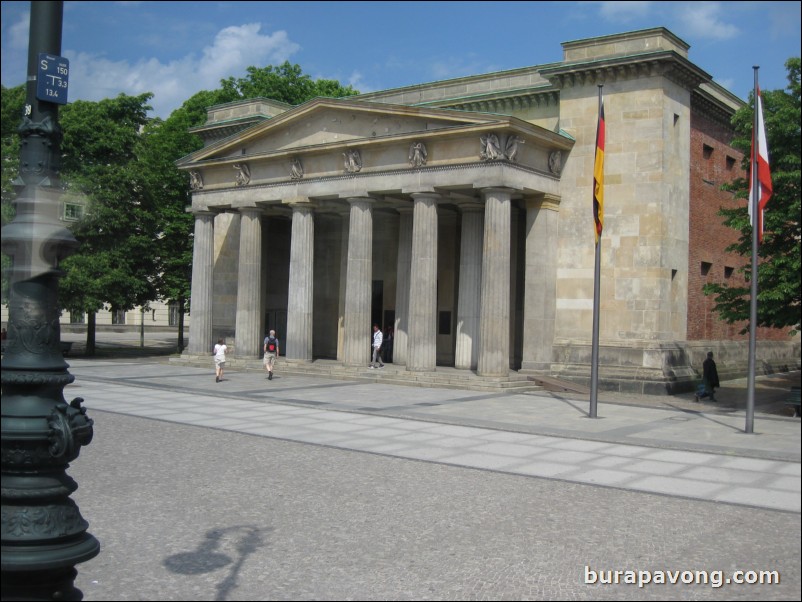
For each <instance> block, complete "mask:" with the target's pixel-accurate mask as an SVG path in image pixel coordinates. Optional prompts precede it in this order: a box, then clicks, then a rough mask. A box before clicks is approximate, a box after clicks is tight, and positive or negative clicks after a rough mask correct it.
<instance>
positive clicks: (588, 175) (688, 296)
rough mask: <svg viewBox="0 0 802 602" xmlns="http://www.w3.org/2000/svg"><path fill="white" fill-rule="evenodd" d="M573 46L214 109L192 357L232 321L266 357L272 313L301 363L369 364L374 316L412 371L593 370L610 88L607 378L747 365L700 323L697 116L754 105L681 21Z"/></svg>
mask: <svg viewBox="0 0 802 602" xmlns="http://www.w3.org/2000/svg"><path fill="white" fill-rule="evenodd" d="M563 48H564V60H563V61H561V62H559V63H551V64H546V65H539V66H534V67H527V68H523V69H516V70H513V71H506V72H501V73H492V74H488V75H477V76H473V77H466V78H460V79H456V80H448V81H441V82H435V83H431V84H424V85H419V86H412V87H407V88H401V89H395V90H388V91H383V92H375V93H370V94H363V95H360V96H357V97H352V98H347V99H315V100H312V101H309V102H307V103H304V104H302V105H300V106H296V107H291V106H287V105H284V104H283V103H278V102H275V101H271V100H266V99H257V100H249V101H243V102H237V103H230V104H227V105H221V106H216V107H211V108H210V109H209V112H208V113H209V115H208V121H207V123H206V125H204V126H203V127H200V128H198V129H197V132H198V133H199V134H200V135H201V136H203V137H204V140H205V142H206V144H205V146H204V148H203V149H201V150H199V151H197V152H196V153H194V154H192V155H190V156H188V157H185V158H184V159H182V160H181V161H179V167H180V168H181V169H184V170H187V172H188V173H189V175H190V181H191V185H192V188H193V195H192V207H191V211H192V213H193V214H194V216H195V237H194V240H195V242H194V245H195V246H194V257H193V277H192V316H191V318H192V319H191V326H190V341H189V349H188V354H189V355H208V353H209V350H210V349H211V346H212V344H213V342H214V341H215V340H216V339H217V338H218V337H221V336H222V337H226V338H227V339H228V341H229V342H233V343H234V347H235V354H236V356H237V357H245V358H247V357H254V358H255V357H257V356H259V354H260V352H261V343H262V339H263V337H264V335H265V333H266V331H267V330H268V329H271V328H272V329H275V330H277V331H278V333H279V337H280V339H281V340H282V344H283V349H282V352H283V353H284V354H285V355H286V357H287V358H289V359H293V360H298V361H301V362H303V361H313V360H316V359H323V358H326V359H336V360H338V361H339V362H341V363H342V364H343V365H344V366H352V367H356V368H362V367H367V365H368V362H369V359H370V358H369V353H370V345H369V341H370V334H371V325H372V324H374V323H377V324H379V325H380V326H381V327H382V328H385V329H386V328H392V329H394V344H393V362H394V363H395V364H396V365H401V366H405V367H406V369H407V370H409V371H413V372H414V371H427V372H431V371H436V370H437V367H438V366H452V367H455V368H457V369H462V370H471V371H475V372H476V373H477V374H479V375H487V376H493V377H499V376H502V377H503V376H505V375H507V374H509V372H510V371H511V370H519V371H524V372H533V373H534V372H542V373H551V374H552V375H556V376H562V377H564V378H569V379H573V380H578V381H583V380H584V381H585V382H587V380H588V378H589V374H590V368H589V361H590V360H589V358H590V346H591V345H590V343H591V338H592V314H593V266H594V240H595V239H594V230H593V216H592V211H591V186H592V179H593V178H592V171H593V157H594V148H595V135H596V123H597V108H598V90H599V88H598V86H599V85H603V92H604V102H605V113H606V122H607V145H606V164H605V172H606V175H605V230H604V234H603V237H602V268H601V270H602V280H601V291H602V300H601V307H600V310H601V320H600V341H601V354H600V379H601V380H602V381H603V386H605V387H618V388H621V389H627V390H643V391H654V392H657V391H663V392H664V391H666V390H668V391H673V390H678V389H681V388H683V386H684V385H689V384H690V382H691V381H693V380H694V379H695V378H697V376H696V375H697V374H698V369H699V366H700V365H701V360H702V357H703V354H704V353H705V352H706V351H707V350H709V349H711V348H714V349H716V350H717V351H718V358H717V359H719V360H721V361H720V364H719V365H720V366H722V365H723V366H722V367H725V371H726V369H727V368H730V369H731V370H730V371H731V372H733V373H737V372H738V371H743V370H744V369H745V367H746V343H745V341H710V340H689V337H688V331H689V329H688V324H689V311H692V310H693V307H690V308H689V304H690V305H691V306H693V304H694V303H695V301H694V299H696V298H697V296H698V295H697V291H695V290H694V291H689V281H690V280H692V278H690V277H689V276H690V273H691V271H694V273H695V270H697V269H698V267H697V266H696V265H690V263H689V262H690V259H689V258H690V257H692V256H693V257H694V258H695V257H696V256H695V255H693V253H692V249H691V241H690V234H689V232H690V228H689V222H690V216H691V213H692V211H691V207H692V205H693V203H694V200H693V199H692V198H691V178H692V168H693V165H692V161H693V160H694V159H693V158H694V153H693V150H692V148H691V142H692V133H691V132H692V120H693V119H694V116H696V119H697V120H698V119H699V118H702V119H703V120H706V121H705V123H707V122H712V123H715V124H718V125H719V126H720V128H719V129H720V130H722V131H725V132H726V131H728V130H727V128H728V124H729V118H730V117H731V115H732V114H733V113H734V111H735V110H736V109H737V108H738V107H740V106H741V105H742V104H743V103H742V101H741V100H739V99H738V98H736V97H734V96H733V95H732V94H730V93H729V92H727V91H726V90H724V89H723V88H721V87H720V86H718V85H717V84H715V83H714V82H713V81H712V78H711V76H710V75H709V74H707V73H705V72H704V71H703V70H702V69H700V68H699V67H697V66H696V65H694V64H693V63H692V62H690V61H689V59H688V45H687V44H685V43H684V42H683V41H682V40H680V39H679V38H677V37H676V36H674V35H673V34H672V33H671V32H669V31H667V30H665V29H663V28H658V29H651V30H645V31H638V32H632V33H626V34H621V35H615V36H608V37H602V38H593V39H588V40H580V41H576V42H569V43H565V44H564V45H563ZM717 131H718V130H717ZM708 142H709V141H707V142H705V144H708ZM718 142H719V143H720V144H718V146H721V147H722V148H724V149H725V150H726V149H727V148H728V147H727V144H726V143H727V141H726V140H724V141H723V143H722V142H721V141H718ZM710 144H712V143H710ZM727 153H731V157H729V158H730V159H732V161H733V162H737V165H736V169H739V170H740V161H741V155H740V153H737V152H736V151H734V150H729V151H727ZM728 156H729V155H728ZM728 164H729V161H728ZM694 260H695V259H694ZM769 338H773V339H774V340H773V341H772V342H765V343H761V347H760V349H761V353H762V354H763V355H764V357H763V359H762V361H763V362H765V363H767V364H770V365H772V366H785V365H789V364H790V363H795V365H798V359H797V358H798V357H799V344H798V338H797V339H795V340H793V341H791V340H788V339H787V338H786V337H785V336H784V335H782V333H773V334H771V336H770V337H769ZM722 355H723V356H724V357H722Z"/></svg>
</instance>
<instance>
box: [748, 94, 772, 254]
mask: <svg viewBox="0 0 802 602" xmlns="http://www.w3.org/2000/svg"><path fill="white" fill-rule="evenodd" d="M755 111H757V115H756V122H757V131H756V132H755V131H753V132H752V157H751V162H752V167H751V169H750V170H749V219H750V221H751V223H752V228H754V229H755V231H757V239H758V241H759V242H763V211H764V210H765V208H766V204H768V202H769V199H770V198H771V193H772V187H771V172H770V171H769V151H768V146H767V145H766V128H765V126H764V125H763V97H762V95H761V94H760V88H757V94H755ZM755 143H757V153H755ZM755 154H757V166H755V165H754V161H755ZM755 174H757V182H758V198H757V206H758V211H757V225H755V217H754V216H753V215H752V205H753V202H754V192H755V187H754V180H753V178H754V177H755Z"/></svg>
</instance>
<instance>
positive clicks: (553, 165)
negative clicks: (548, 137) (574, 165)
mask: <svg viewBox="0 0 802 602" xmlns="http://www.w3.org/2000/svg"><path fill="white" fill-rule="evenodd" d="M562 169H563V155H562V153H561V152H560V151H552V152H551V153H550V154H549V171H550V172H551V173H553V174H554V175H556V176H558V175H560V172H561V171H562Z"/></svg>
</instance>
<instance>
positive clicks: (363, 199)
mask: <svg viewBox="0 0 802 602" xmlns="http://www.w3.org/2000/svg"><path fill="white" fill-rule="evenodd" d="M345 200H346V201H348V202H349V203H350V204H351V205H356V204H357V203H362V204H373V203H375V202H376V199H374V198H373V197H370V196H349V197H345Z"/></svg>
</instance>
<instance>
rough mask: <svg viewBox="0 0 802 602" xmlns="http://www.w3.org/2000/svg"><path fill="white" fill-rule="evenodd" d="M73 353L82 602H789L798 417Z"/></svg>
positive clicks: (795, 536) (794, 582) (69, 392)
mask: <svg viewBox="0 0 802 602" xmlns="http://www.w3.org/2000/svg"><path fill="white" fill-rule="evenodd" d="M69 361H70V364H71V367H70V372H71V373H72V374H74V375H75V376H76V382H75V383H74V384H72V385H70V386H68V387H67V388H66V390H65V397H66V398H67V399H68V400H69V399H71V398H72V397H74V396H81V397H83V398H84V399H85V403H84V405H85V406H86V407H87V408H88V412H89V416H90V417H91V418H93V419H94V420H95V438H94V441H93V442H92V443H91V445H89V446H88V447H86V448H85V449H84V450H83V451H82V453H81V456H80V457H79V458H78V460H77V461H75V462H74V463H73V464H72V466H71V468H70V470H69V474H70V475H71V476H73V477H74V478H75V479H76V480H77V482H78V483H79V486H80V487H79V489H78V491H77V492H76V493H75V494H74V495H73V499H74V500H75V501H76V502H77V503H78V505H79V507H80V509H81V513H82V514H83V516H84V517H85V518H86V520H87V521H88V522H89V524H90V526H89V532H90V533H92V534H93V535H94V536H96V537H97V538H98V539H99V540H100V542H101V552H100V555H99V556H97V557H96V558H94V559H93V560H90V561H89V562H86V563H84V564H82V565H79V566H78V567H77V568H78V579H77V581H76V585H77V586H78V587H79V588H80V589H81V590H82V591H83V593H84V599H86V600H109V599H119V600H143V599H144V600H151V599H162V600H188V599H195V600H266V599H288V600H290V599H291V600H309V599H319V600H348V599H357V600H359V599H376V600H378V599H407V600H410V599H455V600H456V599H474V600H480V599H493V600H498V599H611V600H612V599H616V600H620V599H743V600H747V599H748V600H754V599H767V600H772V599H776V600H780V599H798V596H799V591H800V583H801V582H802V581H801V579H800V563H799V549H800V423H799V419H794V418H791V417H783V416H777V415H770V414H765V413H763V412H761V411H760V408H759V409H758V413H757V415H756V420H755V433H754V434H751V435H746V434H744V433H743V427H744V424H743V419H744V413H743V412H742V411H741V410H738V409H735V408H731V409H726V408H717V407H715V405H714V404H697V405H696V407H694V406H693V405H692V402H690V401H689V400H687V399H684V398H682V397H680V396H675V397H672V398H671V399H672V400H673V402H672V404H673V407H671V406H670V405H666V404H663V405H660V406H659V407H658V405H657V404H654V403H652V404H651V405H650V404H649V403H647V402H644V403H638V400H633V399H628V400H626V401H627V403H625V404H624V403H620V402H615V400H614V399H613V397H612V396H610V397H608V396H607V395H609V394H607V395H605V396H604V397H602V398H601V400H600V405H599V418H598V419H596V420H592V419H589V418H587V410H588V408H587V400H582V399H579V398H577V397H573V398H572V397H570V396H567V395H560V394H556V393H551V394H550V393H547V392H542V393H536V394H508V395H498V394H483V393H477V392H476V391H460V390H448V389H426V388H419V387H414V388H413V387H402V386H394V385H382V384H379V383H359V382H345V381H335V380H330V379H325V378H318V377H310V376H296V375H286V374H282V373H281V366H280V365H279V366H278V367H277V372H276V377H275V378H274V379H273V380H272V381H267V380H266V377H265V374H263V373H260V372H256V371H252V372H245V371H227V372H226V375H225V380H224V381H223V382H222V383H219V384H216V383H215V382H214V374H213V369H212V368H211V366H210V367H209V368H208V369H203V368H198V367H190V366H175V365H171V364H169V363H167V362H164V361H158V360H142V359H140V360H133V359H131V360H117V361H113V360H90V359H70V360H69ZM788 378H789V379H793V378H798V373H796V374H795V375H794V374H792V375H788ZM786 384H787V383H786ZM778 386H782V385H778ZM730 390H731V389H730V388H727V383H724V388H723V389H722V391H721V392H720V397H722V399H724V398H726V396H727V395H729V396H730V397H734V396H735V395H736V394H740V395H742V394H743V390H742V388H741V390H740V393H734V392H733V393H729V394H727V392H728V391H730ZM732 391H738V389H737V388H734V387H733V388H732ZM768 391H769V389H763V388H759V389H758V392H757V394H758V398H760V396H761V392H763V394H764V395H768ZM652 399H654V398H652ZM736 405H737V404H736ZM610 571H636V572H637V571H650V573H649V576H650V577H649V578H650V579H651V578H652V573H654V575H657V574H658V573H659V572H660V571H668V572H669V573H668V574H669V575H670V574H671V573H670V571H679V573H676V576H677V577H678V576H679V575H682V574H684V575H685V576H686V577H687V578H689V579H690V577H691V576H692V574H691V573H688V572H687V571H691V572H693V574H694V575H696V574H703V576H704V577H705V580H706V581H707V582H706V583H704V582H703V583H682V582H681V580H680V581H679V582H677V583H675V584H673V585H672V584H670V583H669V584H660V583H657V584H655V583H650V584H648V585H642V586H641V587H639V586H638V585H637V584H630V583H624V582H623V577H622V578H621V581H622V582H620V583H618V584H606V583H600V582H599V581H600V579H598V578H595V579H594V576H598V575H602V577H604V576H606V575H612V573H610ZM683 571H685V573H682V572H683ZM738 571H743V572H744V574H747V575H753V573H749V571H755V572H759V571H776V572H777V574H778V575H779V576H780V583H779V584H762V585H758V584H754V585H741V584H736V583H734V580H735V579H737V578H738V577H737V575H739V574H740V573H737V572H738ZM621 574H622V575H623V574H624V573H621ZM644 574H645V573H644ZM754 574H755V575H756V574H757V573H754ZM716 576H718V578H720V581H718V582H716V581H715V578H716ZM604 578H605V579H606V577H604ZM655 579H656V577H655ZM728 579H729V580H730V583H727V582H726V581H727V580H728ZM589 581H590V582H589ZM593 581H595V583H594V582H593ZM716 583H717V585H716Z"/></svg>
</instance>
